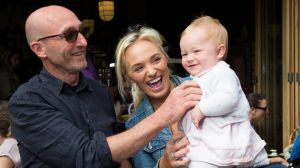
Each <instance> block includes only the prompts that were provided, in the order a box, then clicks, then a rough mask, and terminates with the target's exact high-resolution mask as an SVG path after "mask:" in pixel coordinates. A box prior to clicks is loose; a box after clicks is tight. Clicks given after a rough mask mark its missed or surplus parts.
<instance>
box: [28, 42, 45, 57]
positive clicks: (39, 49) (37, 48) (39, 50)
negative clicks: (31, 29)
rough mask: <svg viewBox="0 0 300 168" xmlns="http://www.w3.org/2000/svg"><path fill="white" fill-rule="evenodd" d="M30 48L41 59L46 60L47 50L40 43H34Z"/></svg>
mask: <svg viewBox="0 0 300 168" xmlns="http://www.w3.org/2000/svg"><path fill="white" fill-rule="evenodd" d="M30 48H31V50H32V51H33V52H34V53H35V54H36V55H37V56H38V57H39V58H46V53H45V49H44V47H43V45H42V44H41V43H40V42H32V43H31V44H30Z"/></svg>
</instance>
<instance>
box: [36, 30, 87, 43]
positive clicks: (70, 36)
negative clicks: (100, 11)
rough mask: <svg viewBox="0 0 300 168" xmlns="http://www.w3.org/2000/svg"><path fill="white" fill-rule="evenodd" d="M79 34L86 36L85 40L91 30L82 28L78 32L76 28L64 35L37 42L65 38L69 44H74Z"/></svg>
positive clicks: (47, 37)
mask: <svg viewBox="0 0 300 168" xmlns="http://www.w3.org/2000/svg"><path fill="white" fill-rule="evenodd" d="M78 33H81V34H82V35H83V36H84V38H88V34H89V28H88V27H82V28H80V30H76V29H75V28H73V27H72V28H69V29H67V30H66V31H65V32H64V33H61V34H55V35H50V36H45V37H41V38H39V39H37V41H41V40H45V39H49V38H54V37H60V38H64V39H65V40H66V41H67V42H68V43H74V42H75V41H76V40H77V38H78Z"/></svg>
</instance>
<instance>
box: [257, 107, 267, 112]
mask: <svg viewBox="0 0 300 168" xmlns="http://www.w3.org/2000/svg"><path fill="white" fill-rule="evenodd" d="M254 108H256V109H261V110H264V111H266V110H267V109H268V106H267V107H254Z"/></svg>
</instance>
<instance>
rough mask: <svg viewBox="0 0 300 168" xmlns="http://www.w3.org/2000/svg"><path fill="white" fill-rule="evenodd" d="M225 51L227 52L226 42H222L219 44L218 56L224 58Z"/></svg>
mask: <svg viewBox="0 0 300 168" xmlns="http://www.w3.org/2000/svg"><path fill="white" fill-rule="evenodd" d="M225 52H226V50H225V45H224V44H220V45H219V46H218V58H219V59H222V58H223V57H224V56H225Z"/></svg>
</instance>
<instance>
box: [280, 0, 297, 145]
mask: <svg viewBox="0 0 300 168" xmlns="http://www.w3.org/2000/svg"><path fill="white" fill-rule="evenodd" d="M299 12H300V10H299V1H298V0H286V1H283V81H282V82H283V146H287V145H288V136H289V135H290V134H291V132H292V131H293V129H294V128H297V127H299V126H300V115H299V104H300V100H299V91H300V89H299V83H298V82H297V80H298V77H297V73H298V72H300V66H299V64H300V59H299V54H300V25H299V16H300V13H299ZM288 73H292V74H293V75H294V81H293V82H290V83H289V82H288V81H287V79H288Z"/></svg>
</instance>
